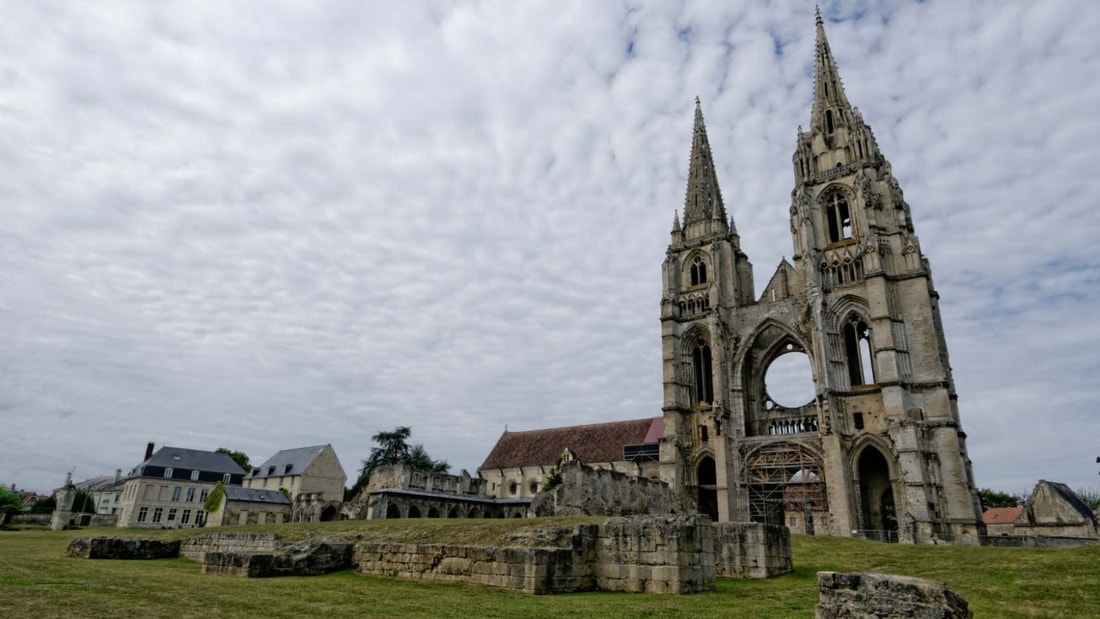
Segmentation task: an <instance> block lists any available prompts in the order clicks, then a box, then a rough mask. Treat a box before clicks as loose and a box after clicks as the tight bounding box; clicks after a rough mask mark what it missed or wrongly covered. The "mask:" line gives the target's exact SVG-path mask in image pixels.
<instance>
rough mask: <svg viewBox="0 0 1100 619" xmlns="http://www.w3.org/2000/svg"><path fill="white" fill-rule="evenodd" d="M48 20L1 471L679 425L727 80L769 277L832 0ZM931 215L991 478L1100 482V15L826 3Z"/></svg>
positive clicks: (38, 13)
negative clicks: (671, 299)
mask: <svg viewBox="0 0 1100 619" xmlns="http://www.w3.org/2000/svg"><path fill="white" fill-rule="evenodd" d="M724 4H726V3H705V2H699V3H659V2H625V3H592V2H572V3H562V2H525V3H515V2H487V3H449V2H448V3H442V2H438V3H430V2H425V3H411V2H410V3H393V2H385V3H382V2H331V3H321V4H310V5H303V4H301V3H289V2H288V3H278V2H268V3H264V4H263V6H262V7H260V6H258V5H257V6H252V5H233V6H225V5H224V3H214V2H210V3H188V4H187V5H180V4H162V3H161V4H149V3H112V2H106V3H96V4H95V5H76V4H67V3H47V2H42V3H23V4H19V5H12V6H9V7H7V10H6V11H5V19H4V20H3V23H0V163H2V165H3V169H4V173H3V174H2V175H0V196H2V201H0V209H2V214H3V216H4V217H3V220H4V225H3V226H2V227H0V344H2V345H0V423H2V426H3V432H0V454H2V455H0V480H2V481H5V482H8V483H12V482H16V483H19V484H20V485H24V486H28V487H31V488H35V489H38V490H46V489H48V488H51V487H53V486H55V485H57V484H58V483H59V482H60V481H61V479H62V478H63V475H64V472H65V471H67V470H69V469H71V468H73V467H76V469H77V476H78V477H85V476H92V475H95V474H100V473H103V472H108V471H112V470H114V469H115V468H123V469H128V468H129V467H131V466H133V465H134V464H135V463H136V462H137V460H138V458H139V457H140V455H141V453H142V449H143V446H144V444H145V442H146V441H148V440H153V441H156V442H157V443H158V444H164V443H168V444H174V445H181V446H190V447H196V448H207V449H212V448H214V447H218V446H227V447H232V448H234V449H241V450H244V451H246V452H248V453H249V454H252V455H253V456H254V457H255V458H263V457H265V456H267V455H270V454H271V453H273V452H274V451H275V450H277V449H280V448H285V447H293V446H297V445H303V444H312V443H322V442H332V443H333V445H334V446H335V447H336V449H337V452H338V453H339V454H340V456H341V458H342V459H343V462H344V464H345V467H346V468H348V472H349V474H354V471H353V470H352V469H353V468H354V467H356V466H357V465H358V461H359V460H360V459H361V458H363V457H364V456H365V455H366V454H367V452H368V450H369V447H370V436H371V435H372V434H374V433H375V432H377V431H379V430H383V429H389V428H392V427H393V426H396V425H410V426H412V427H413V430H414V434H413V437H414V439H415V440H417V441H421V442H423V443H424V444H425V446H426V447H427V448H428V450H429V452H430V453H432V454H433V455H435V456H436V457H443V458H446V459H448V460H449V461H450V462H451V463H452V464H453V465H455V466H456V467H465V468H468V469H470V470H473V469H474V468H475V467H476V466H477V465H478V464H480V462H481V460H482V459H483V458H484V456H485V454H486V453H487V452H488V450H489V448H490V447H491V446H492V444H493V442H494V441H495V440H496V438H497V437H498V436H499V434H500V432H501V431H503V429H504V427H505V425H506V424H507V425H508V426H509V427H510V428H512V429H528V428H536V427H547V426H552V425H561V424H574V423H586V422H595V421H601V420H613V419H630V418H638V417H645V416H652V415H658V414H660V405H661V388H660V381H661V376H660V350H659V327H658V322H657V312H658V301H659V296H660V281H659V267H660V263H661V260H662V258H663V251H664V249H665V246H666V244H667V241H668V236H667V234H668V230H669V228H670V225H671V221H672V213H673V211H674V210H675V209H677V208H679V207H680V206H681V203H682V200H683V191H684V184H685V183H684V177H685V174H686V171H687V155H688V150H689V147H690V143H689V141H690V128H691V110H692V100H693V98H694V97H695V96H696V95H699V96H700V97H701V98H702V100H703V105H704V111H705V113H706V115H707V124H708V130H709V134H710V137H711V142H712V147H713V149H714V151H715V157H716V160H717V164H718V165H719V167H720V170H719V180H720V182H721V183H722V189H723V193H724V195H725V197H726V201H727V204H728V206H729V209H730V211H731V212H732V214H733V216H734V218H735V219H736V221H737V225H738V228H739V230H740V232H741V235H742V240H743V245H744V247H745V249H746V251H747V252H748V254H749V256H750V258H751V259H752V260H753V262H754V264H755V265H756V269H757V270H756V281H757V282H758V285H759V286H762V285H763V283H764V282H766V280H767V278H768V276H769V275H770V273H771V270H772V269H773V268H774V266H775V264H777V263H778V261H779V260H780V259H781V257H782V256H783V255H785V254H787V255H789V253H790V237H789V232H788V223H787V217H786V208H787V205H788V202H789V192H790V190H791V186H792V182H793V181H792V174H791V170H790V155H791V151H792V149H793V146H794V139H795V135H796V133H795V132H796V129H797V127H798V125H799V124H800V123H803V124H804V123H806V122H807V120H808V118H809V107H810V103H809V102H810V94H811V85H810V75H809V73H810V66H811V56H812V44H813V15H812V7H811V6H809V5H801V3H777V4H779V6H775V5H774V4H773V5H772V6H765V5H764V4H755V3H748V6H738V7H733V6H725V5H724ZM823 10H824V13H825V16H826V20H827V22H828V24H827V28H828V30H829V35H830V41H831V43H832V45H833V50H834V53H835V55H836V57H837V59H838V62H839V63H840V69H841V73H842V75H843V76H844V78H845V82H846V87H847V90H848V96H849V98H850V99H851V101H852V102H853V103H854V104H855V105H858V106H859V107H860V108H861V110H862V112H863V114H864V116H865V118H866V119H867V120H868V122H869V123H870V124H871V125H872V126H873V127H874V129H875V130H876V135H877V137H878V140H879V143H880V145H881V146H882V148H883V151H884V152H885V153H886V155H887V157H888V158H889V159H890V160H891V162H892V163H893V166H894V171H895V173H896V174H897V175H898V176H899V178H900V180H901V184H902V187H903V188H904V189H905V191H906V199H907V200H908V201H909V202H910V204H911V205H912V207H913V214H914V218H915V220H916V221H915V223H916V226H917V231H918V233H920V235H921V238H922V241H923V245H924V249H925V251H926V253H927V254H928V256H929V257H930V259H931V260H932V264H933V268H934V270H935V275H936V283H937V287H938V289H939V291H940V292H941V294H942V302H943V311H944V320H945V324H946V329H947V336H948V343H949V348H950V351H951V354H952V358H951V360H952V364H953V367H954V371H955V377H956V381H957V383H958V388H959V392H960V396H961V400H960V407H961V411H962V415H963V424H964V427H965V429H966V430H967V432H968V434H969V436H970V439H969V445H970V448H971V456H972V458H973V460H974V466H975V471H976V474H977V476H978V483H979V484H980V485H983V486H992V487H996V488H999V489H1003V490H1009V491H1017V490H1024V489H1026V488H1028V487H1029V486H1030V484H1031V483H1033V482H1034V480H1035V479H1037V478H1039V477H1045V478H1048V479H1056V480H1060V481H1065V482H1067V483H1069V484H1071V485H1074V486H1080V485H1095V479H1096V478H1095V475H1096V472H1097V471H1096V467H1095V466H1094V465H1093V464H1092V462H1093V459H1094V458H1095V456H1097V455H1100V452H1098V451H1097V446H1096V444H1095V441H1094V440H1093V438H1094V437H1095V436H1097V435H1098V434H1100V421H1098V418H1097V415H1096V412H1097V409H1098V408H1100V387H1097V386H1096V385H1097V381H1095V378H1094V377H1095V376H1096V375H1097V373H1098V372H1100V356H1098V354H1097V352H1096V351H1097V350H1098V347H1100V326H1097V324H1096V321H1095V319H1094V316H1095V308H1096V307H1097V305H1098V303H1100V249H1098V247H1100V243H1098V241H1100V218H1097V217H1096V215H1095V212H1094V209H1095V207H1096V205H1097V204H1098V203H1100V188H1098V187H1100V185H1098V184H1097V183H1096V182H1095V180H1094V178H1093V177H1094V176H1095V168H1096V164H1095V162H1096V161H1097V160H1100V152H1098V151H1100V146H1098V145H1100V117H1098V116H1097V115H1096V113H1095V110H1097V109H1100V57H1098V56H1100V43H1098V42H1097V38H1096V37H1095V32H1097V31H1100V11H1097V10H1096V9H1095V8H1094V7H1093V6H1092V4H1091V3H1090V2H1086V1H1079V2H1069V1H1067V2H1059V3H1033V2H1024V1H1019V2H968V3H955V2H945V1H933V2H924V3H900V2H859V1H852V2H837V3H825V5H824V6H823Z"/></svg>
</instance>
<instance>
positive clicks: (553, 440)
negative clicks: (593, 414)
mask: <svg viewBox="0 0 1100 619" xmlns="http://www.w3.org/2000/svg"><path fill="white" fill-rule="evenodd" d="M658 424H659V425H660V431H657V430H656V428H655V427H654V426H656V425H658ZM663 431H664V419H663V418H662V417H651V418H649V419H635V420H633V421H612V422H609V423H594V424H589V425H583V426H567V427H564V428H548V429H546V430H527V431H525V432H505V433H504V434H503V435H501V437H500V440H498V441H497V444H496V446H495V447H493V450H492V451H491V452H489V457H487V458H485V463H484V464H482V465H481V468H482V469H507V468H514V467H519V466H553V465H554V463H555V462H556V461H557V458H558V456H559V455H560V454H561V453H562V451H564V450H565V449H566V448H568V449H569V450H570V451H572V452H573V453H574V454H575V455H576V456H577V458H578V459H580V461H581V462H585V463H595V462H617V461H620V460H622V459H623V447H625V446H627V445H641V444H643V443H646V442H655V440H656V439H659V438H660V435H661V434H662V433H663ZM653 437H656V439H654V440H652V441H651V440H647V439H649V438H653Z"/></svg>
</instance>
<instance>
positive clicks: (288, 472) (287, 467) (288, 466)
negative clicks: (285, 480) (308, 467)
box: [283, 464, 294, 475]
mask: <svg viewBox="0 0 1100 619" xmlns="http://www.w3.org/2000/svg"><path fill="white" fill-rule="evenodd" d="M292 468H294V465H293V464H288V465H286V469H284V470H283V475H290V469H292Z"/></svg>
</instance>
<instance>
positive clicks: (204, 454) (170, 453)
mask: <svg viewBox="0 0 1100 619" xmlns="http://www.w3.org/2000/svg"><path fill="white" fill-rule="evenodd" d="M138 466H163V467H172V468H174V469H189V470H192V471H194V470H199V471H213V472H215V473H232V474H233V475H243V474H244V473H245V470H244V469H242V468H241V467H240V465H239V464H237V463H236V462H235V461H234V460H233V458H230V457H229V456H227V455H225V454H222V453H218V452H216V451H202V450H199V449H185V448H183V447H167V446H165V447H161V448H160V449H158V450H157V452H156V453H154V454H153V455H152V457H150V458H149V459H148V460H146V461H145V462H142V463H141V464H140V465H138Z"/></svg>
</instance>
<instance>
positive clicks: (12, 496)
mask: <svg viewBox="0 0 1100 619" xmlns="http://www.w3.org/2000/svg"><path fill="white" fill-rule="evenodd" d="M21 511H23V500H22V499H20V498H19V494H17V493H16V492H15V491H13V490H9V489H8V488H7V487H6V486H0V513H4V514H15V513H18V512H21Z"/></svg>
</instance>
